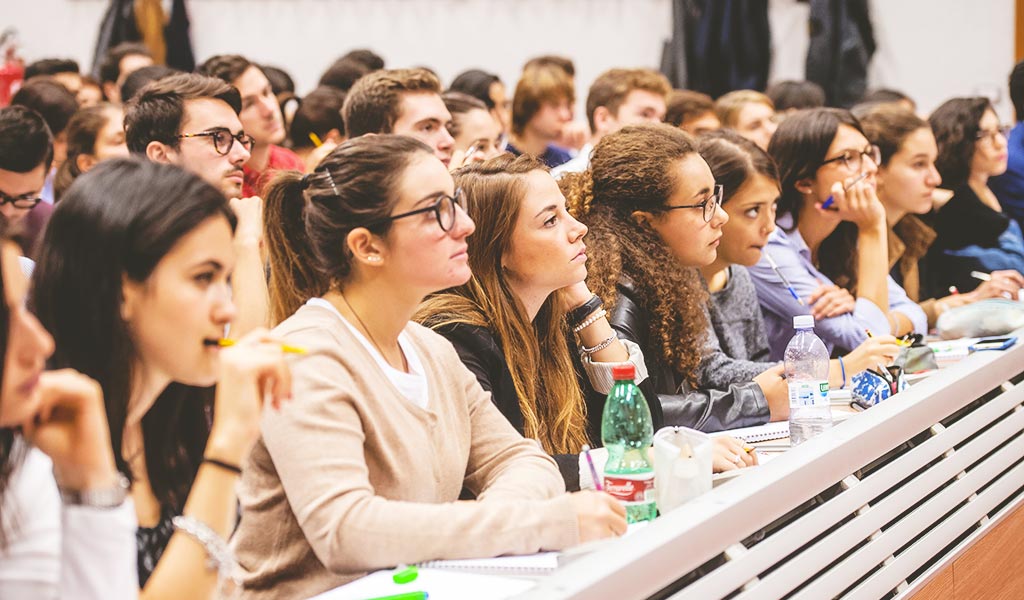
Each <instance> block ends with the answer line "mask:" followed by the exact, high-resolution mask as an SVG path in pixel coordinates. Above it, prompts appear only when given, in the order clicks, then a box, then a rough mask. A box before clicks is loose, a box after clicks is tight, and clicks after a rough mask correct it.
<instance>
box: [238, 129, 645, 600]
mask: <svg viewBox="0 0 1024 600" xmlns="http://www.w3.org/2000/svg"><path fill="white" fill-rule="evenodd" d="M268 192H269V193H268V194H267V198H266V200H267V203H266V214H265V216H266V218H265V219H264V223H266V227H267V236H268V241H269V247H270V249H271V271H272V272H273V273H274V279H273V280H272V281H271V288H270V289H271V294H272V296H273V301H272V304H273V307H274V314H275V315H276V316H277V317H281V316H285V317H287V318H286V319H285V320H284V321H283V322H282V323H280V324H279V325H278V326H277V328H276V330H275V331H276V332H277V333H279V334H280V335H281V336H282V337H283V338H284V339H285V340H287V341H288V343H290V344H295V345H301V346H303V347H305V348H307V349H308V353H307V354H306V355H305V356H304V357H301V358H299V359H298V360H297V361H295V362H294V364H293V365H292V373H293V387H294V390H295V403H294V404H292V405H291V406H290V407H289V410H287V411H283V412H281V413H280V414H278V415H274V416H273V417H270V418H267V419H265V420H264V421H263V427H262V433H263V437H262V439H261V441H260V442H259V443H258V444H257V447H256V449H255V450H254V452H253V454H252V456H251V458H250V460H249V462H248V463H247V465H246V467H247V468H246V471H245V473H244V474H243V481H242V488H241V491H240V497H241V505H242V520H241V525H240V527H239V530H238V532H237V534H236V535H235V539H234V544H235V548H236V551H237V554H238V557H239V561H240V563H241V564H242V566H244V567H245V568H246V569H247V570H248V572H249V574H248V575H247V576H246V579H245V581H244V585H245V587H246V591H247V593H248V597H251V598H280V597H289V598H292V597H294V598H305V597H308V596H311V595H314V594H317V593H320V592H323V591H325V590H328V589H330V588H332V587H335V586H338V585H340V584H343V583H345V582H347V581H349V580H351V579H354V578H356V577H358V576H359V575H361V574H362V573H364V572H366V571H368V570H373V569H380V568H385V567H389V566H393V565H396V564H398V563H414V562H420V561H424V560H431V559H444V558H474V557H489V556H497V555H501V554H525V553H530V552H536V551H538V550H542V549H548V550H558V549H562V548H566V547H569V546H572V545H574V544H577V543H579V542H581V541H586V540H589V539H597V538H603V537H608V536H611V535H618V534H621V533H623V532H624V531H625V528H626V523H625V518H624V511H623V509H622V508H621V506H619V504H618V503H617V502H616V501H615V500H613V499H612V498H611V497H610V496H607V495H605V494H600V493H596V492H579V493H576V494H571V495H566V494H564V493H563V492H564V490H565V487H564V484H563V482H562V478H561V476H560V475H559V474H558V470H557V468H556V467H555V464H554V462H553V461H552V460H551V459H550V458H548V457H547V456H546V455H545V454H544V453H543V452H542V451H541V450H540V448H538V447H537V445H536V444H535V443H534V442H532V441H530V440H526V439H524V438H523V437H522V436H521V435H519V434H518V433H516V431H515V430H514V429H513V428H512V426H511V425H510V424H509V422H508V420H506V419H505V417H504V416H502V414H501V413H500V412H499V411H498V409H497V408H496V407H495V406H494V404H493V403H492V402H491V398H490V395H489V394H488V393H487V392H485V391H484V390H483V389H482V388H481V387H480V384H479V383H478V382H477V379H476V377H474V376H473V374H472V373H471V372H470V371H469V370H468V369H466V367H465V366H463V364H462V362H461V361H460V360H459V355H458V354H457V353H456V352H455V349H454V348H452V346H451V344H449V343H448V341H447V340H445V339H444V338H442V337H441V336H439V335H437V334H435V333H434V332H432V331H430V330H429V329H426V328H424V327H421V326H419V325H417V324H415V323H410V322H409V319H410V318H411V317H412V315H413V313H414V312H415V311H416V308H417V307H418V306H419V304H420V302H421V301H422V300H423V299H424V297H426V296H427V295H428V294H431V293H433V292H437V291H440V290H442V289H447V288H450V287H454V286H458V285H462V284H464V283H466V281H468V280H469V277H470V268H469V263H468V256H467V254H466V249H467V244H466V238H467V236H469V235H470V234H471V233H473V230H474V224H473V221H472V220H470V218H469V217H468V216H467V215H466V213H465V211H464V210H463V209H462V208H461V202H462V194H461V193H460V192H458V191H456V189H455V186H454V184H453V182H452V178H451V175H449V174H448V171H447V170H446V169H445V166H444V164H443V163H441V161H439V160H437V158H435V157H434V156H433V153H432V152H431V150H430V148H429V147H427V146H426V145H424V144H423V143H421V142H419V141H417V140H415V139H412V138H409V137H404V136H395V135H379V136H364V137H360V138H355V139H352V140H349V141H347V142H345V143H343V144H341V145H340V146H338V147H337V148H336V149H335V150H334V151H333V152H332V153H331V154H329V155H328V156H327V157H326V158H325V159H324V161H323V162H321V164H320V165H319V167H318V168H317V170H316V171H314V172H313V173H310V174H308V175H306V176H300V174H298V173H294V172H285V173H282V174H280V175H279V176H278V177H277V178H276V179H275V180H274V181H273V182H272V183H271V184H270V186H269V188H268ZM289 311H292V312H294V314H291V315H290V316H288V314H289ZM463 489H467V490H469V491H470V492H472V493H473V494H475V496H476V498H477V501H473V502H458V500H459V497H460V494H461V492H462V490H463Z"/></svg>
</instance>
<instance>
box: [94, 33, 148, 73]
mask: <svg viewBox="0 0 1024 600" xmlns="http://www.w3.org/2000/svg"><path fill="white" fill-rule="evenodd" d="M133 54H137V55H139V56H148V57H150V58H153V53H152V52H150V51H149V48H147V47H146V46H145V44H140V43H138V42H123V43H121V44H118V45H116V46H114V47H113V48H111V49H110V50H107V53H106V55H105V56H104V57H103V62H101V63H100V70H99V75H100V82H102V83H106V82H108V81H109V82H111V83H113V82H116V81H117V80H118V79H120V78H121V61H122V60H124V58H125V57H126V56H131V55H133Z"/></svg>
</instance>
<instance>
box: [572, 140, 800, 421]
mask: <svg viewBox="0 0 1024 600" xmlns="http://www.w3.org/2000/svg"><path fill="white" fill-rule="evenodd" d="M562 186H563V187H562V189H563V190H564V191H566V197H567V198H568V200H569V205H570V212H572V213H573V214H574V215H575V216H576V217H577V218H579V219H580V220H582V221H583V222H584V223H585V224H586V225H587V226H588V227H589V228H590V237H589V238H588V240H589V242H590V243H589V248H590V262H591V264H590V266H589V272H590V275H589V277H588V278H587V284H588V285H589V286H590V289H592V290H593V291H594V293H595V294H597V295H598V296H600V297H601V299H602V300H603V301H604V302H605V304H606V305H607V306H610V308H608V311H609V314H610V316H611V323H612V327H614V328H615V330H616V331H617V333H618V334H619V337H620V338H623V339H628V340H630V341H633V342H635V343H636V344H637V345H639V346H640V348H641V349H642V350H643V353H644V359H645V361H646V363H647V371H648V373H649V374H650V378H649V384H648V386H647V387H646V389H647V390H651V391H653V392H656V393H657V395H658V398H659V400H660V401H661V404H662V411H663V412H664V415H665V422H666V423H667V424H671V425H686V426H689V427H695V428H698V429H701V430H705V431H716V430H721V429H728V428H731V427H743V426H748V425H756V424H759V423H764V422H765V421H767V420H769V417H770V418H772V419H785V418H786V417H787V416H788V407H789V402H788V398H787V397H786V393H785V383H784V381H783V380H782V379H781V378H780V376H779V373H780V371H779V370H778V369H776V370H773V371H770V372H768V373H765V374H762V375H759V376H758V377H757V378H756V379H755V381H754V382H747V383H743V384H737V385H731V386H729V388H728V390H727V391H720V390H701V389H697V368H698V366H699V365H700V362H701V358H702V356H703V353H704V350H705V344H706V342H707V339H706V337H707V336H706V332H707V328H708V320H707V317H706V315H705V312H704V307H705V304H706V302H707V292H706V291H705V290H704V286H703V283H702V282H701V279H700V273H699V272H698V271H697V268H698V267H701V266H704V265H707V264H709V263H711V262H712V261H714V260H715V256H716V255H717V247H718V242H719V239H720V238H721V236H722V225H724V224H725V222H726V220H728V216H727V215H726V214H725V212H724V211H722V210H720V208H719V206H718V203H719V200H720V198H721V188H719V187H717V186H716V185H715V180H714V178H713V177H712V175H711V171H710V170H709V169H708V165H707V163H706V162H704V159H702V158H701V157H700V155H699V154H698V153H697V149H696V147H695V145H694V142H693V140H692V138H691V137H690V136H689V135H687V134H686V133H684V132H682V131H680V130H678V129H676V128H674V127H670V126H668V125H656V126H636V127H625V128H623V129H622V130H620V131H618V132H616V133H614V134H611V135H609V136H607V137H605V138H603V139H602V140H601V142H600V143H598V145H597V146H596V147H595V148H594V153H593V157H592V161H591V165H590V170H589V171H587V172H585V173H580V174H576V175H572V176H567V177H566V178H564V179H563V180H562ZM645 391H646V390H645ZM766 391H767V397H766Z"/></svg>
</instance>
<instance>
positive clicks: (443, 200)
mask: <svg viewBox="0 0 1024 600" xmlns="http://www.w3.org/2000/svg"><path fill="white" fill-rule="evenodd" d="M465 199H466V196H465V194H463V192H462V188H455V195H453V196H449V195H448V194H441V195H440V196H438V198H437V202H435V203H433V204H431V205H430V206H428V207H426V208H418V209H416V210H410V211H409V212H404V213H401V214H398V215H391V216H390V217H384V218H383V219H376V220H373V221H370V222H369V223H364V224H363V227H373V226H374V225H380V224H382V223H390V222H391V221H394V220H396V219H404V218H405V217H411V216H414V215H422V214H423V213H428V212H432V213H434V218H436V219H437V224H438V226H440V227H441V231H451V230H452V227H454V226H455V219H456V218H458V213H459V210H458V209H459V208H461V209H462V210H466V205H465Z"/></svg>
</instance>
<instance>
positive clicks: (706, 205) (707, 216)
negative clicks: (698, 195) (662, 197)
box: [665, 184, 725, 223]
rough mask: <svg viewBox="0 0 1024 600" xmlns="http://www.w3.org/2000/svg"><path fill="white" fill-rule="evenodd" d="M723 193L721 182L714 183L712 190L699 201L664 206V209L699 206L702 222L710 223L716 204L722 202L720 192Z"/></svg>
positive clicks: (716, 207) (716, 208)
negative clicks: (696, 202)
mask: <svg viewBox="0 0 1024 600" xmlns="http://www.w3.org/2000/svg"><path fill="white" fill-rule="evenodd" d="M724 193H725V188H724V187H722V184H715V189H714V191H712V192H711V193H710V194H708V196H707V197H706V198H704V200H703V201H702V202H701V203H699V204H683V205H679V206H666V207H665V210H675V209H677V208H699V209H701V210H702V211H703V216H704V222H705V223H710V222H711V219H712V218H713V217H714V216H715V211H716V210H718V205H719V204H721V203H722V194H724Z"/></svg>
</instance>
